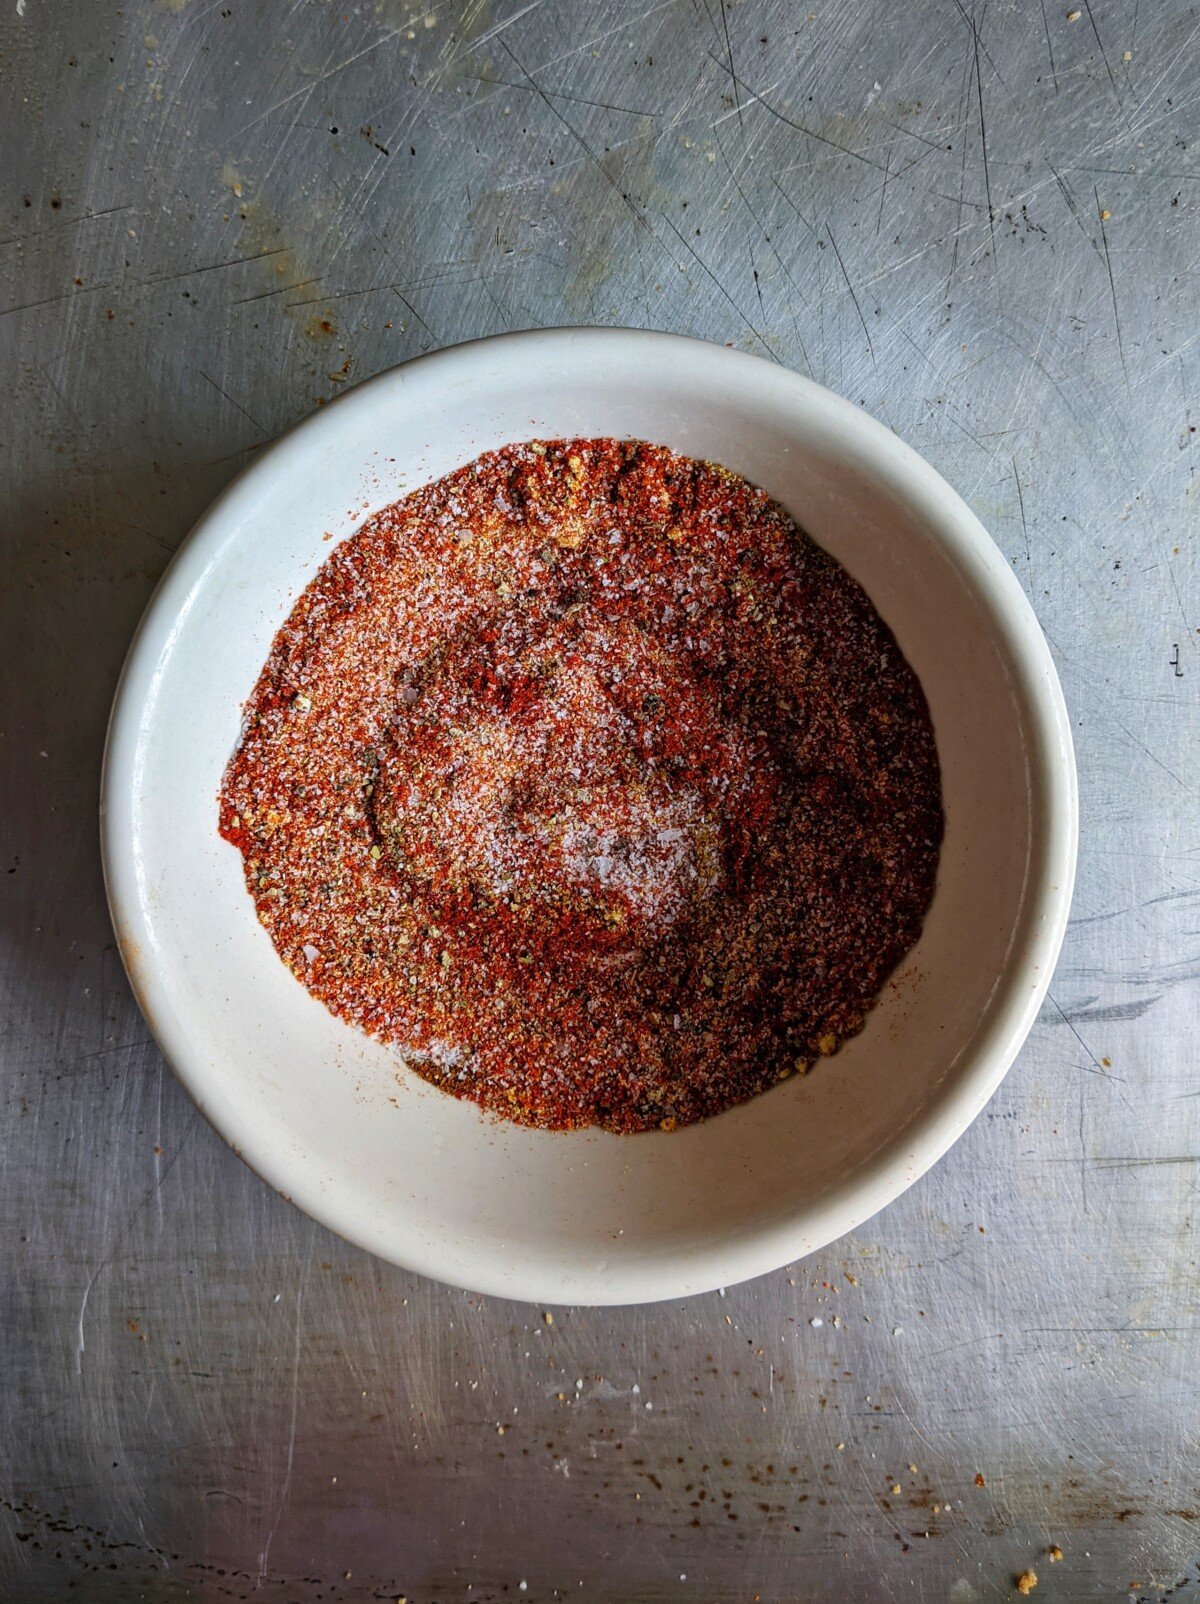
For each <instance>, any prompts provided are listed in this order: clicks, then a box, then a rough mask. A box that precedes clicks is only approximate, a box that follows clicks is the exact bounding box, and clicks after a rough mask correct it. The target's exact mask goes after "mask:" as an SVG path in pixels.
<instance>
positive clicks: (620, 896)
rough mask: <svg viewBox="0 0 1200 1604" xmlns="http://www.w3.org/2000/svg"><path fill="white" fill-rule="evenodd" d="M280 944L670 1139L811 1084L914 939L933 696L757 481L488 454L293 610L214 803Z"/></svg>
mask: <svg viewBox="0 0 1200 1604" xmlns="http://www.w3.org/2000/svg"><path fill="white" fill-rule="evenodd" d="M220 828H221V833H222V834H223V835H224V836H225V838H226V839H227V840H228V841H230V842H232V843H233V845H234V846H236V847H237V848H238V850H239V851H240V852H241V853H242V855H243V857H244V860H245V872H246V883H247V886H248V887H249V890H250V893H251V895H252V897H253V898H254V901H255V904H256V907H257V909H258V916H259V919H260V920H261V921H262V924H263V925H264V927H265V928H266V930H267V932H268V934H269V935H270V937H271V939H272V941H273V942H274V944H275V947H276V950H277V951H278V953H279V955H280V957H281V958H282V959H283V961H284V962H285V963H286V964H287V965H288V967H289V968H290V969H291V970H292V972H293V973H294V974H295V975H296V977H297V978H298V979H299V980H300V981H301V982H302V983H303V984H304V985H305V986H306V987H307V988H308V989H309V991H311V992H312V993H313V994H314V995H315V996H317V997H319V998H320V999H321V1001H322V1002H323V1003H325V1005H326V1006H327V1007H328V1008H329V1009H331V1010H332V1011H333V1012H334V1013H335V1014H337V1015H338V1016H339V1017H341V1018H342V1019H345V1020H347V1021H349V1022H350V1023H352V1024H354V1025H357V1026H359V1027H360V1028H361V1029H363V1030H365V1031H368V1032H370V1033H371V1034H372V1035H374V1036H377V1037H379V1038H381V1039H382V1040H384V1041H386V1042H389V1043H392V1044H394V1045H395V1046H396V1047H397V1048H398V1049H400V1051H401V1052H402V1054H403V1057H404V1059H405V1060H406V1062H407V1063H408V1064H410V1065H411V1066H412V1067H413V1068H414V1069H416V1070H417V1071H418V1072H419V1073H420V1074H422V1075H423V1076H425V1077H426V1078H427V1079H428V1080H431V1081H433V1082H435V1083H436V1084H437V1085H439V1086H441V1087H443V1088H444V1089H445V1090H447V1091H449V1092H453V1093H454V1094H455V1095H456V1096H461V1097H470V1098H473V1099H474V1100H475V1101H476V1102H478V1103H480V1104H482V1105H484V1106H485V1107H487V1108H489V1109H492V1110H494V1111H496V1112H498V1113H500V1114H502V1115H504V1116H506V1117H508V1118H511V1119H514V1120H517V1121H519V1122H521V1123H523V1124H527V1125H537V1126H543V1127H547V1128H551V1129H569V1128H572V1127H577V1126H583V1125H590V1124H596V1125H601V1126H604V1127H606V1128H608V1129H610V1130H614V1131H639V1130H646V1129H650V1128H652V1127H663V1128H665V1129H668V1130H669V1129H672V1128H673V1127H675V1126H676V1125H683V1124H686V1123H688V1122H690V1121H693V1120H698V1119H703V1118H705V1117H707V1116H708V1115H712V1114H717V1113H720V1112H721V1110H722V1109H726V1108H729V1107H730V1106H731V1105H733V1104H735V1103H740V1102H742V1101H744V1100H745V1099H746V1098H749V1097H752V1096H754V1095H755V1094H756V1093H758V1092H761V1091H763V1090H764V1089H765V1088H767V1087H768V1086H771V1085H773V1084H774V1083H775V1082H776V1081H777V1080H780V1079H783V1078H785V1077H787V1076H788V1075H790V1074H792V1073H794V1072H796V1071H798V1070H799V1071H802V1070H807V1069H808V1068H809V1067H810V1066H811V1064H812V1062H813V1061H814V1060H815V1059H816V1058H817V1057H818V1056H820V1055H823V1054H828V1053H830V1052H832V1051H834V1050H835V1049H836V1047H837V1046H838V1044H839V1043H840V1042H841V1040H842V1039H843V1038H845V1037H846V1036H848V1035H851V1034H852V1033H853V1032H855V1031H857V1030H858V1029H859V1028H860V1026H861V1025H862V1023H863V1018H864V1016H865V1014H866V1011H867V1009H868V1008H869V1007H870V1006H871V1003H872V1001H873V1000H874V998H875V996H876V994H877V993H878V991H879V989H880V987H881V985H882V984H883V982H884V980H885V979H886V977H887V975H888V972H889V971H890V970H891V969H892V967H893V966H894V965H895V964H896V962H897V960H898V959H899V958H900V957H901V956H902V955H903V954H904V952H905V951H906V950H907V949H908V948H909V947H910V946H911V945H912V943H913V942H914V941H915V940H916V938H917V936H918V934H919V933H920V928H921V921H922V919H923V917H924V914H925V910H926V908H927V906H928V904H929V899H930V897H931V895H932V892H933V883H934V876H935V872H936V867H937V858H938V849H939V845H940V842H941V835H942V810H941V792H940V782H939V772H938V762H937V753H936V749H935V746H934V740H933V732H932V729H931V727H930V722H929V716H928V712H927V709H926V705H925V700H924V697H923V695H922V693H921V688H920V686H919V684H918V682H917V680H916V677H915V676H914V674H913V672H912V670H911V669H910V668H909V666H908V664H907V663H906V662H905V660H904V658H903V656H902V655H901V653H900V650H899V648H898V647H897V645H896V642H895V641H894V639H893V638H892V636H891V634H890V632H889V631H888V629H887V627H886V626H885V625H884V623H883V622H882V620H881V619H880V618H879V616H878V615H877V613H876V612H875V610H874V608H873V607H872V606H871V603H870V601H869V600H868V599H867V596H866V595H865V593H864V592H863V590H862V589H861V587H860V586H859V585H857V584H856V583H855V582H854V581H853V580H852V579H851V578H850V576H849V575H848V574H847V573H846V572H845V570H844V569H842V568H841V567H840V566H839V565H838V564H837V563H836V562H834V561H833V559H832V558H831V557H829V556H828V555H827V554H826V553H825V552H823V551H822V550H820V548H819V547H817V546H815V545H814V544H813V543H812V541H810V540H809V539H808V538H807V537H806V536H805V535H804V534H802V533H801V532H800V531H799V530H798V529H797V528H796V526H795V525H794V524H793V522H792V521H791V519H790V518H789V517H788V516H787V514H786V513H785V512H784V511H783V510H782V509H781V508H780V507H778V506H777V505H776V504H775V503H773V502H772V501H771V500H770V499H769V498H768V497H767V496H766V495H765V494H764V493H763V492H762V491H761V490H758V489H756V488H755V487H753V486H752V485H750V484H748V483H747V482H746V481H745V480H744V479H742V478H740V477H739V476H737V475H736V474H733V473H730V472H728V471H727V470H726V469H723V468H720V467H716V466H714V465H713V464H711V463H705V462H696V461H693V460H691V459H690V458H687V457H681V456H677V455H676V454H675V453H673V452H671V451H668V450H666V449H665V448H663V447H661V446H653V445H647V444H644V443H641V442H636V441H617V440H606V439H604V440H569V441H547V442H539V441H533V442H528V443H525V444H521V445H512V446H507V447H505V448H504V449H503V450H500V451H494V452H490V453H488V454H487V455H485V456H482V457H480V458H478V459H477V460H476V461H474V462H472V463H469V464H468V465H467V466H466V467H464V468H461V469H459V470H458V471H457V472H456V473H453V474H450V475H449V476H448V477H447V478H445V479H441V480H439V481H438V482H437V483H436V484H431V485H427V486H426V487H425V488H424V489H422V490H419V491H417V492H415V493H414V494H413V495H410V496H408V497H406V498H405V499H404V500H403V501H400V502H397V503H396V505H395V506H392V507H389V508H387V509H386V510H385V511H384V512H381V513H379V514H377V515H376V516H375V517H373V518H371V519H370V520H369V521H368V522H367V523H366V524H365V525H364V526H363V527H362V528H361V529H360V530H359V531H358V532H357V533H356V534H355V535H353V536H352V537H351V538H350V539H348V540H346V541H345V542H344V543H343V544H342V545H341V546H339V547H338V548H337V550H336V551H334V552H333V554H332V555H331V556H330V558H329V560H328V561H327V562H326V563H325V565H324V566H323V567H322V569H321V571H320V572H319V573H318V575H317V577H316V578H315V579H314V580H313V582H312V583H311V584H310V585H309V587H308V589H307V590H306V591H305V592H304V594H303V595H302V596H301V597H300V599H299V601H298V602H297V603H296V606H295V608H294V609H293V611H292V614H291V616H290V617H289V619H288V620H287V623H286V624H285V625H284V626H283V628H282V629H281V630H280V632H279V634H278V635H277V637H276V639H275V642H274V644H273V646H272V649H271V654H270V657H269V658H268V660H267V663H266V666H265V667H264V669H263V671H262V675H261V677H260V679H259V682H258V684H257V686H256V687H255V690H254V694H253V696H252V697H251V699H250V702H249V705H248V709H247V714H246V721H245V727H244V733H243V736H242V740H241V744H240V746H239V747H238V750H237V752H236V753H235V754H234V757H233V759H232V761H231V763H230V765H229V769H228V772H227V774H226V777H225V782H224V786H223V790H222V794H221V814H220Z"/></svg>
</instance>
